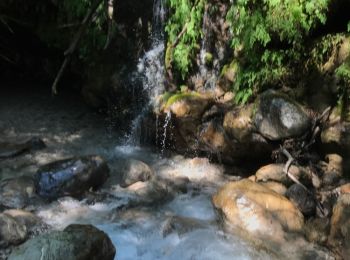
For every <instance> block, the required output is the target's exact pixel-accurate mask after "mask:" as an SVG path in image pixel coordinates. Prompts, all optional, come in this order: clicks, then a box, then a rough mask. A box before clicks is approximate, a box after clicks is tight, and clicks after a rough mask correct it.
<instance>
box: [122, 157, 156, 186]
mask: <svg viewBox="0 0 350 260" xmlns="http://www.w3.org/2000/svg"><path fill="white" fill-rule="evenodd" d="M121 174H122V180H121V183H120V186H121V187H127V186H129V185H131V184H134V183H136V182H138V181H143V182H144V181H148V180H150V179H151V178H152V177H153V176H154V173H153V170H152V169H151V168H150V167H149V166H148V165H147V164H146V163H144V162H142V161H139V160H134V159H130V160H127V161H126V163H125V164H124V165H123V167H122V169H121Z"/></svg>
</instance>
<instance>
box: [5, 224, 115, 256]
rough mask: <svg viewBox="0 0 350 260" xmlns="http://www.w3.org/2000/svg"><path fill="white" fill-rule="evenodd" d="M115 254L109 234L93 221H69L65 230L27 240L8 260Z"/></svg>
mask: <svg viewBox="0 0 350 260" xmlns="http://www.w3.org/2000/svg"><path fill="white" fill-rule="evenodd" d="M115 254H116V249H115V247H114V246H113V244H112V242H111V240H110V238H109V237H108V236H107V235H106V234H105V233H104V232H102V231H101V230H99V229H97V228H96V227H94V226H91V225H77V224H75V225H70V226H68V227H67V228H65V229H64V230H63V231H53V232H51V233H48V234H44V235H41V236H38V237H35V238H33V239H30V240H28V241H27V242H26V243H24V244H23V245H21V246H19V247H18V248H16V249H14V250H13V251H12V253H11V255H10V256H9V260H17V259H18V260H19V259H43V260H44V259H45V260H48V259H50V260H61V259H67V260H68V259H74V260H85V259H91V260H94V259H95V260H98V259H106V260H109V259H110V260H112V259H114V256H115Z"/></svg>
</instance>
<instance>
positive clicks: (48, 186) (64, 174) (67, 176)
mask: <svg viewBox="0 0 350 260" xmlns="http://www.w3.org/2000/svg"><path fill="white" fill-rule="evenodd" d="M108 177H109V168H108V165H107V163H106V161H105V160H104V159H102V158H101V157H100V156H85V157H78V158H71V159H66V160H61V161H56V162H53V163H50V164H47V165H44V166H42V167H40V168H39V169H38V172H37V173H36V176H35V185H36V188H37V193H38V194H39V195H40V196H41V197H43V198H47V199H55V198H58V197H62V196H73V197H74V196H80V195H82V194H83V193H84V192H85V191H88V190H89V189H91V188H93V189H96V188H98V187H99V186H101V185H102V184H103V183H104V182H105V181H106V180H107V178H108Z"/></svg>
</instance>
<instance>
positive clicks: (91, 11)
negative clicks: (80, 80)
mask: <svg viewBox="0 0 350 260" xmlns="http://www.w3.org/2000/svg"><path fill="white" fill-rule="evenodd" d="M102 1H103V0H96V1H95V2H94V3H93V4H92V6H91V8H90V9H89V11H88V12H87V13H86V15H85V17H84V19H83V22H82V23H81V26H80V28H79V30H78V32H77V33H76V34H75V36H74V38H73V40H72V41H71V44H70V45H69V47H68V49H67V50H66V51H65V52H64V56H65V59H64V61H63V63H62V65H61V67H60V70H59V71H58V73H57V75H56V78H55V80H54V82H53V84H52V87H51V91H52V94H53V95H57V85H58V82H59V81H60V79H61V77H62V75H63V73H64V71H65V69H66V67H67V65H68V64H69V62H70V60H71V58H72V54H73V53H74V51H75V50H76V48H77V46H78V44H79V42H80V40H81V37H82V35H83V34H84V33H85V31H86V29H87V28H88V26H89V24H90V22H91V21H92V18H93V16H94V14H95V13H96V10H97V8H98V7H99V5H100V4H101V2H102Z"/></svg>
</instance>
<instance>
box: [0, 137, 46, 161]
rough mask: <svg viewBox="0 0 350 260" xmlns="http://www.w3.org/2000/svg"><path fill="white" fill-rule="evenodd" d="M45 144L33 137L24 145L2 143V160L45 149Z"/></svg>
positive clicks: (0, 149)
mask: <svg viewBox="0 0 350 260" xmlns="http://www.w3.org/2000/svg"><path fill="white" fill-rule="evenodd" d="M45 147H46V145H45V143H44V142H43V141H42V140H41V139H40V138H38V137H33V138H31V139H30V140H29V141H27V142H24V143H0V159H5V158H11V157H15V156H18V155H20V154H23V153H25V152H29V151H32V150H40V149H43V148H45Z"/></svg>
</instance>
